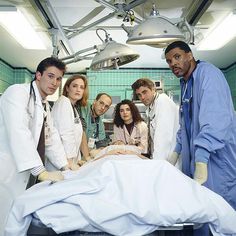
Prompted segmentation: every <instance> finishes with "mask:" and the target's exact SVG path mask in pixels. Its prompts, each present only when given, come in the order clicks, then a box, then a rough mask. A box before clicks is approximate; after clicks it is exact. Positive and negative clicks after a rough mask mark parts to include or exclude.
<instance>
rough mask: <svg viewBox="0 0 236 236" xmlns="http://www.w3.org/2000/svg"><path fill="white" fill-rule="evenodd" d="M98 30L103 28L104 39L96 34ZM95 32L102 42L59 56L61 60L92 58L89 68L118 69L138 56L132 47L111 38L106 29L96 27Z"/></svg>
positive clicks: (70, 61) (76, 60)
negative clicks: (71, 53) (66, 55)
mask: <svg viewBox="0 0 236 236" xmlns="http://www.w3.org/2000/svg"><path fill="white" fill-rule="evenodd" d="M99 30H103V31H104V32H105V35H106V39H105V40H103V39H102V38H101V37H100V36H99V34H98V31H99ZM96 34H97V36H98V37H99V38H100V40H101V41H102V42H103V44H101V45H95V46H93V47H90V48H86V49H83V50H81V51H78V52H76V53H75V54H73V55H70V56H68V57H64V58H61V60H63V61H64V62H65V63H66V64H70V63H74V62H78V61H81V60H90V59H92V63H91V65H90V69H91V70H102V69H118V68H119V66H121V65H124V64H127V63H129V62H131V61H134V60H136V59H137V58H138V57H139V54H138V53H136V52H135V51H134V50H133V49H131V48H129V47H128V46H126V45H123V44H120V43H116V42H115V41H114V40H112V39H111V38H110V36H109V34H108V33H107V31H106V30H104V29H102V28H98V29H97V30H96ZM86 53H87V54H86ZM82 54H84V55H82ZM94 54H96V55H95V56H94V57H92V55H94Z"/></svg>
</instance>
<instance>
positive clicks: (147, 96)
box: [135, 86, 156, 106]
mask: <svg viewBox="0 0 236 236" xmlns="http://www.w3.org/2000/svg"><path fill="white" fill-rule="evenodd" d="M135 93H136V95H137V96H138V98H139V100H140V101H141V102H142V103H143V104H144V105H145V106H149V105H150V104H151V103H152V101H153V99H154V96H155V93H156V91H155V89H154V88H148V87H145V86H141V87H139V88H138V89H136V90H135Z"/></svg>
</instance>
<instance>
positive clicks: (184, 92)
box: [180, 81, 193, 115]
mask: <svg viewBox="0 0 236 236" xmlns="http://www.w3.org/2000/svg"><path fill="white" fill-rule="evenodd" d="M187 89H188V81H187V82H186V84H185V87H184V91H183V95H182V97H181V104H180V112H181V114H182V113H183V105H184V104H186V103H189V104H190V106H191V102H192V98H193V85H192V87H191V89H190V97H189V98H185V96H186V92H187ZM190 115H191V114H190Z"/></svg>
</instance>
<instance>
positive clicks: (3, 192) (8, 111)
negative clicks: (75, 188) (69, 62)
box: [0, 58, 67, 235]
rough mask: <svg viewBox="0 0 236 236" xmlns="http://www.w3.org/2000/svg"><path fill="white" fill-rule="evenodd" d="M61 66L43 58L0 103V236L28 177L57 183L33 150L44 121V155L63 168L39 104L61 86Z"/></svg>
mask: <svg viewBox="0 0 236 236" xmlns="http://www.w3.org/2000/svg"><path fill="white" fill-rule="evenodd" d="M64 72H65V64H64V63H63V62H61V61H60V60H58V59H56V58H46V59H44V60H43V61H41V62H40V63H39V65H38V68H37V71H36V74H35V79H34V81H32V82H31V83H30V84H15V85H12V86H10V87H9V88H8V89H7V90H6V91H5V92H4V93H3V95H2V96H1V99H0V209H1V210H0V212H1V214H0V235H2V230H3V228H4V223H5V221H6V218H7V216H8V212H9V210H10V207H11V204H12V202H13V200H14V199H15V198H16V197H17V196H19V195H20V194H21V193H23V192H24V191H25V189H26V185H27V183H28V180H29V176H30V173H31V174H32V175H34V176H35V178H36V177H38V179H39V180H41V181H43V180H51V181H59V180H61V179H63V175H62V173H61V172H60V171H54V172H48V171H47V168H45V166H44V162H43V158H42V157H40V155H39V152H38V150H37V146H38V143H39V137H40V134H41V130H42V127H43V120H44V118H45V119H46V122H47V127H48V128H50V131H49V130H48V132H47V134H48V136H47V138H46V137H45V155H46V156H47V158H48V159H49V161H50V162H51V163H53V165H54V166H55V167H57V169H61V168H62V167H63V168H64V167H65V166H66V165H67V160H66V156H65V152H64V150H63V148H62V146H61V142H60V137H59V135H58V132H57V130H56V129H55V128H54V127H53V123H52V119H51V117H50V111H49V110H47V112H45V110H44V108H43V105H42V100H44V102H46V105H47V106H48V103H47V101H46V97H47V95H52V94H53V93H54V92H55V91H56V89H57V88H58V87H59V85H60V84H61V79H62V76H63V74H64Z"/></svg>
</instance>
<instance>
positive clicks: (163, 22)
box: [122, 5, 193, 48]
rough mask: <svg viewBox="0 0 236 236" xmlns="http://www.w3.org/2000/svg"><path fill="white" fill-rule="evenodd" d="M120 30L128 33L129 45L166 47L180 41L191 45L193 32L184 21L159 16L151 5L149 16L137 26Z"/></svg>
mask: <svg viewBox="0 0 236 236" xmlns="http://www.w3.org/2000/svg"><path fill="white" fill-rule="evenodd" d="M122 28H123V29H124V30H125V31H126V32H127V33H128V40H127V41H126V42H127V43H129V44H145V45H148V46H153V47H161V48H163V47H166V46H167V45H168V44H169V43H171V42H173V41H176V40H182V41H186V42H188V43H193V31H192V28H191V27H190V25H189V24H188V22H187V21H186V20H184V19H181V18H178V19H169V18H167V17H164V16H161V15H160V14H159V12H158V11H157V10H156V7H155V5H153V8H152V12H151V14H150V16H149V17H148V18H147V19H146V20H144V21H143V22H142V23H140V24H139V25H136V26H134V27H133V28H131V27H125V26H124V25H122Z"/></svg>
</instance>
